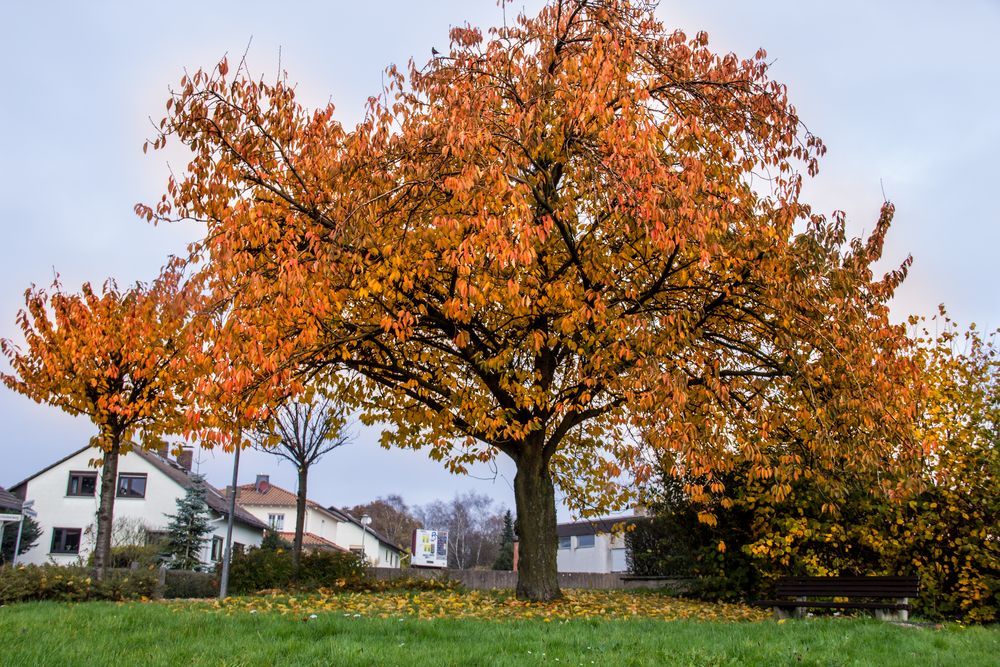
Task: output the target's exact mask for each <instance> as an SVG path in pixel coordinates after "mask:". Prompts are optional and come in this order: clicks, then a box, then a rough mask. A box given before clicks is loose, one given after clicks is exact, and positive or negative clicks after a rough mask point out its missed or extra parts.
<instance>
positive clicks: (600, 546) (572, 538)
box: [556, 515, 635, 573]
mask: <svg viewBox="0 0 1000 667" xmlns="http://www.w3.org/2000/svg"><path fill="white" fill-rule="evenodd" d="M634 519H635V516H632V515H629V516H620V517H608V518H604V519H595V520H593V521H575V522H573V523H561V524H559V525H558V526H556V534H557V535H558V536H559V550H558V551H557V552H556V567H557V568H558V569H559V571H560V572H604V573H608V572H625V571H627V570H628V563H627V562H626V558H625V552H626V549H625V536H624V534H623V533H622V532H621V531H618V532H617V533H615V532H614V531H613V527H614V526H615V525H616V524H622V523H625V524H627V523H629V522H631V521H633V520H634Z"/></svg>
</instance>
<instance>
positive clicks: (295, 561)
mask: <svg viewBox="0 0 1000 667" xmlns="http://www.w3.org/2000/svg"><path fill="white" fill-rule="evenodd" d="M308 476H309V468H307V467H304V466H303V467H300V468H299V488H298V492H297V494H296V497H295V541H294V542H293V543H292V570H293V571H294V572H295V576H296V577H298V576H299V563H300V562H301V561H302V536H303V534H304V533H305V526H306V492H307V489H308V485H307V482H308Z"/></svg>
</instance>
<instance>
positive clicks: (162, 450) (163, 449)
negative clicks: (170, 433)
mask: <svg viewBox="0 0 1000 667" xmlns="http://www.w3.org/2000/svg"><path fill="white" fill-rule="evenodd" d="M155 451H156V454H157V456H159V457H160V458H161V459H164V460H166V458H167V453H168V452H169V451H170V445H168V444H167V443H165V442H164V443H162V444H160V445H158V446H157V448H156V450H155Z"/></svg>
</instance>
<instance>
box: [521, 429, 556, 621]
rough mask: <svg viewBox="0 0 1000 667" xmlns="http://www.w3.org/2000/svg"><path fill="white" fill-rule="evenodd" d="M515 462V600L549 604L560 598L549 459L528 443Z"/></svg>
mask: <svg viewBox="0 0 1000 667" xmlns="http://www.w3.org/2000/svg"><path fill="white" fill-rule="evenodd" d="M525 444H526V445H528V446H527V447H525V449H524V451H523V452H522V454H521V455H520V456H519V457H518V459H517V474H516V475H515V476H514V502H515V504H516V506H517V526H518V528H517V533H518V538H519V539H520V547H519V549H520V558H519V560H518V570H517V597H518V598H520V599H522V600H532V601H548V600H556V599H558V598H560V597H562V591H560V590H559V571H558V568H557V567H556V550H557V548H558V543H559V540H558V538H557V537H556V494H555V486H554V485H553V483H552V476H551V475H550V474H549V465H548V459H547V458H546V457H545V456H543V454H542V451H541V445H540V443H539V444H538V446H536V447H532V446H531V444H530V443H525Z"/></svg>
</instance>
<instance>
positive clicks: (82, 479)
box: [10, 447, 267, 565]
mask: <svg viewBox="0 0 1000 667" xmlns="http://www.w3.org/2000/svg"><path fill="white" fill-rule="evenodd" d="M94 456H95V451H94V450H93V449H92V448H91V447H82V448H81V449H78V450H77V451H75V452H73V453H72V454H70V455H69V456H67V457H65V458H63V459H61V460H59V461H56V462H55V463H53V464H52V465H50V466H49V467H47V468H45V469H43V470H40V471H39V472H37V473H35V474H34V475H32V476H31V477H28V478H27V479H25V480H22V481H20V482H18V483H17V484H15V485H14V486H12V487H11V488H10V491H11V492H12V493H13V494H14V495H15V496H17V497H18V498H20V499H21V500H33V501H34V503H35V504H34V509H35V511H36V512H37V513H38V517H37V519H36V520H37V521H38V523H39V525H40V526H41V529H42V536H41V537H40V538H39V540H38V543H37V544H36V545H35V546H34V547H33V548H32V549H30V550H29V551H28V552H26V553H25V554H24V555H23V556H20V557H19V558H18V562H21V563H36V564H41V563H48V562H54V563H57V564H60V565H69V564H74V563H77V562H85V561H86V559H87V557H88V556H89V555H90V552H91V551H92V550H93V546H94V538H95V533H96V531H95V527H96V520H97V507H98V502H99V490H100V472H99V471H98V470H95V469H94V468H93V467H92V466H91V465H90V460H91V459H93V458H94ZM191 457H192V453H191V451H190V450H187V449H186V450H184V453H183V454H182V455H181V456H180V457H178V460H171V459H170V458H168V456H167V452H166V450H165V449H164V450H161V451H160V452H150V451H143V450H135V451H132V452H130V453H128V454H126V455H124V456H121V457H120V458H119V460H118V484H117V491H116V494H115V511H114V515H115V522H116V524H117V525H121V524H122V523H123V522H125V521H127V520H129V519H131V520H133V523H134V524H137V525H142V526H145V529H146V533H147V537H148V538H155V536H156V535H157V534H158V533H162V531H164V530H165V529H166V527H167V524H168V523H169V521H170V520H169V519H168V518H167V515H168V514H174V513H176V511H177V499H178V498H181V497H182V496H184V494H185V493H186V492H187V490H188V488H190V486H191V485H192V484H193V483H194V480H195V478H193V477H192V475H191ZM205 487H206V494H205V500H206V502H207V503H208V506H209V509H210V511H211V513H212V523H211V525H212V533H211V535H210V538H209V540H208V541H207V543H206V545H205V549H204V552H203V554H202V558H201V559H202V562H204V563H206V564H211V563H212V562H215V561H218V560H220V559H221V558H222V552H223V545H224V542H225V537H226V520H227V517H228V516H229V507H228V504H227V503H226V499H225V498H224V497H223V495H222V494H221V493H220V492H219V491H218V490H217V489H215V488H213V487H212V486H210V485H208V484H205ZM266 528H267V526H266V525H265V524H264V523H262V522H261V521H259V520H258V519H256V518H255V517H254V516H253V515H251V514H250V513H248V512H246V511H245V510H244V509H243V508H241V507H239V506H238V505H237V507H236V516H235V519H234V522H233V545H234V548H242V547H244V546H247V547H249V546H257V545H259V544H260V543H261V540H262V539H263V536H264V530H265V529H266Z"/></svg>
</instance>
